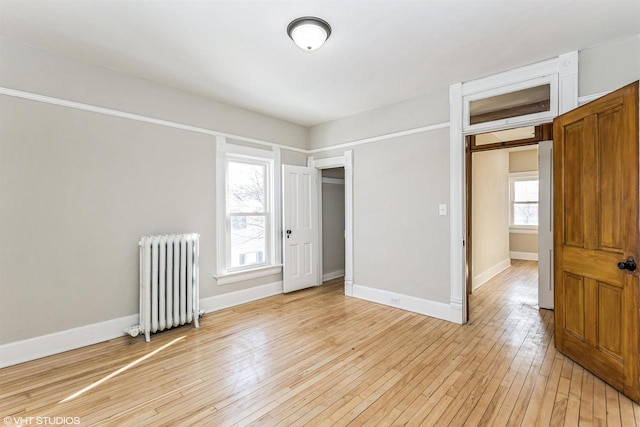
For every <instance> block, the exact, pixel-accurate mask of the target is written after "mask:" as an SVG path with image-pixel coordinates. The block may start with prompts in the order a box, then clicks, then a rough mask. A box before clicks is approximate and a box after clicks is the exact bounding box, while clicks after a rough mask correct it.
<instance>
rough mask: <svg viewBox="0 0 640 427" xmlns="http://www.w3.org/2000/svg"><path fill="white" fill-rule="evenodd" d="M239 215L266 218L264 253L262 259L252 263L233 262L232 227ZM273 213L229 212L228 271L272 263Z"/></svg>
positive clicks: (227, 226)
mask: <svg viewBox="0 0 640 427" xmlns="http://www.w3.org/2000/svg"><path fill="white" fill-rule="evenodd" d="M239 217H259V218H264V221H263V224H264V237H263V240H264V246H263V248H264V250H263V255H262V260H261V261H259V262H253V263H250V264H245V265H237V266H234V265H233V264H234V263H233V247H232V244H231V239H232V237H233V230H232V228H231V225H232V221H233V218H239ZM270 224H271V214H270V213H268V212H257V213H247V212H244V213H243V212H240V213H238V212H232V213H228V214H227V221H226V231H227V232H226V236H225V237H226V241H227V242H226V245H225V246H226V260H227V266H226V267H227V272H235V271H242V270H248V269H253V268H259V267H264V266H268V265H271V234H272V233H271V226H270ZM256 257H258V255H256Z"/></svg>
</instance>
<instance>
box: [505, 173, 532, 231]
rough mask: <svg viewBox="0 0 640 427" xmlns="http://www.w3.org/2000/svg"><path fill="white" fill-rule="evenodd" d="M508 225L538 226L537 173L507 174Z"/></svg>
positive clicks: (519, 226)
mask: <svg viewBox="0 0 640 427" xmlns="http://www.w3.org/2000/svg"><path fill="white" fill-rule="evenodd" d="M509 194H510V209H509V211H510V221H509V222H510V224H509V225H510V227H511V228H525V229H526V228H529V229H537V228H538V174H537V173H535V172H526V173H524V174H523V173H516V174H510V176H509Z"/></svg>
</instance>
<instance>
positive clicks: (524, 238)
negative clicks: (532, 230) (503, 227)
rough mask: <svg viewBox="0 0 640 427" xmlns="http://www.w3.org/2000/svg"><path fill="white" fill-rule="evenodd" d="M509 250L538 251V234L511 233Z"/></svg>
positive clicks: (535, 252)
mask: <svg viewBox="0 0 640 427" xmlns="http://www.w3.org/2000/svg"><path fill="white" fill-rule="evenodd" d="M509 250H510V251H512V252H528V253H531V254H537V253H538V234H524V233H509Z"/></svg>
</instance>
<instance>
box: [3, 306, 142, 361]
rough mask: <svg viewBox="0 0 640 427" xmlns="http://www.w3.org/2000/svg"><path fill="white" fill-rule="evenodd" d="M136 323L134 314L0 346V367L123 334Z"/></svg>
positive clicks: (138, 321)
mask: <svg viewBox="0 0 640 427" xmlns="http://www.w3.org/2000/svg"><path fill="white" fill-rule="evenodd" d="M138 323H140V317H139V315H138V314H132V315H130V316H125V317H120V318H118V319H112V320H106V321H104V322H99V323H92V324H90V325H85V326H80V327H77V328H73V329H67V330H65V331H60V332H54V333H52V334H47V335H42V336H39V337H34V338H29V339H26V340H22V341H15V342H11V343H8V344H3V345H0V368H4V367H6V366H11V365H17V364H18V363H23V362H28V361H30V360H35V359H40V358H41V357H46V356H51V355H53V354H58V353H62V352H65V351H69V350H73V349H76V348H80V347H86V346H88V345H92V344H96V343H99V342H102V341H108V340H110V339H113V338H117V337H121V336H123V335H124V332H123V330H124V328H127V327H129V326H131V325H134V324H138Z"/></svg>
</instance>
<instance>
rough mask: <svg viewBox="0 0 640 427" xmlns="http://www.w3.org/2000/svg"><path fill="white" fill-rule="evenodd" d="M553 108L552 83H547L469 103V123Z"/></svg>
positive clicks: (506, 117)
mask: <svg viewBox="0 0 640 427" xmlns="http://www.w3.org/2000/svg"><path fill="white" fill-rule="evenodd" d="M550 110H551V85H550V84H545V85H541V86H536V87H530V88H527V89H522V90H517V91H515V92H510V93H505V94H503V95H497V96H492V97H489V98H484V99H478V100H476V101H471V102H470V103H469V114H470V117H469V123H470V124H472V125H474V124H477V123H486V122H492V121H494V120H502V119H508V118H510V117H518V116H525V115H527V114H535V113H541V112H545V111H550Z"/></svg>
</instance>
